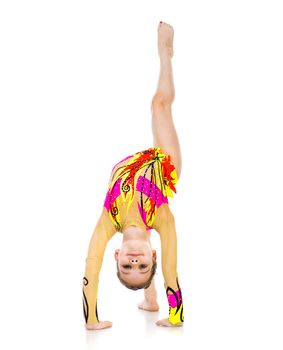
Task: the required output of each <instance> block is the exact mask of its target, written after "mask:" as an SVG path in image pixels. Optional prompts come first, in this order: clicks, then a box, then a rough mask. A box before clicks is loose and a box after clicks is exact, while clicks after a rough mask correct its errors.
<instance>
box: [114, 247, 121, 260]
mask: <svg viewBox="0 0 283 350" xmlns="http://www.w3.org/2000/svg"><path fill="white" fill-rule="evenodd" d="M119 252H120V249H116V250H115V253H114V258H115V260H118V256H119Z"/></svg>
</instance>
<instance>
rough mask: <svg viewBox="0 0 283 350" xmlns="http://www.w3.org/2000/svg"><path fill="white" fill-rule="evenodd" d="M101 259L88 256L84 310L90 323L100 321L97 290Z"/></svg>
mask: <svg viewBox="0 0 283 350" xmlns="http://www.w3.org/2000/svg"><path fill="white" fill-rule="evenodd" d="M100 268H101V260H100V259H99V258H87V259H86V267H85V275H84V278H83V309H84V310H83V311H84V317H85V322H86V323H88V324H92V323H97V322H99V318H98V312H97V292H98V281H99V272H100Z"/></svg>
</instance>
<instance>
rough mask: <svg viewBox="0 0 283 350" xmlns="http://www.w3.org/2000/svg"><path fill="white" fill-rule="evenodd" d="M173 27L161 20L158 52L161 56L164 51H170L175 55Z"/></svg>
mask: <svg viewBox="0 0 283 350" xmlns="http://www.w3.org/2000/svg"><path fill="white" fill-rule="evenodd" d="M173 37H174V29H173V27H172V26H171V25H170V24H168V23H165V22H160V23H159V25H158V54H159V56H161V55H162V54H164V53H167V54H168V53H169V55H170V57H171V58H172V57H173V54H174V50H173Z"/></svg>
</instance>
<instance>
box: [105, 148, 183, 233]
mask: <svg viewBox="0 0 283 350" xmlns="http://www.w3.org/2000/svg"><path fill="white" fill-rule="evenodd" d="M176 183H177V174H176V171H175V168H174V165H173V164H172V163H171V161H170V156H167V155H166V154H164V153H162V151H161V150H160V149H159V148H150V149H148V150H145V151H142V152H137V153H135V154H134V155H132V156H130V157H127V158H125V159H123V160H122V161H120V162H119V163H117V164H116V165H115V166H114V167H113V169H112V172H111V176H110V180H109V184H108V192H107V195H106V198H105V202H104V207H105V208H106V209H107V211H108V212H109V216H110V219H111V220H112V222H113V224H114V226H115V228H116V230H117V231H120V232H122V231H123V230H125V229H126V228H127V227H129V226H138V227H141V228H143V229H144V228H145V229H146V230H150V229H151V228H153V224H154V219H155V216H156V215H157V212H158V210H159V208H160V207H161V206H162V205H164V204H167V203H168V199H167V197H168V196H171V197H173V193H172V190H173V191H174V192H176V190H175V187H174V185H175V184H176Z"/></svg>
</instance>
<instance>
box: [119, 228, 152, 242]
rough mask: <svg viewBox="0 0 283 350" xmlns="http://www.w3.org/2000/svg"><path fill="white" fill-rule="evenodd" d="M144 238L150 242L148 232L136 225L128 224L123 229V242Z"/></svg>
mask: <svg viewBox="0 0 283 350" xmlns="http://www.w3.org/2000/svg"><path fill="white" fill-rule="evenodd" d="M132 239H134V240H145V241H148V242H150V232H148V231H146V229H144V230H143V229H142V228H141V227H138V226H129V227H127V228H126V229H125V230H124V231H123V242H125V241H129V240H132Z"/></svg>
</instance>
